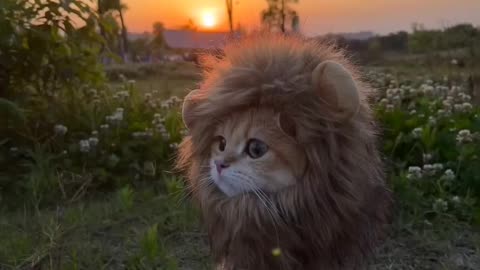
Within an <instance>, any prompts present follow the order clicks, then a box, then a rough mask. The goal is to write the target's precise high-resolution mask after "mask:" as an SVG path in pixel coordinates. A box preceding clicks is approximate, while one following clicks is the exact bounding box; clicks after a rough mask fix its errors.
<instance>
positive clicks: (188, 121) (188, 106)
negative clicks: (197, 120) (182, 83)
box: [182, 89, 200, 129]
mask: <svg viewBox="0 0 480 270" xmlns="http://www.w3.org/2000/svg"><path fill="white" fill-rule="evenodd" d="M199 92H200V91H199V90H198V89H197V90H192V91H190V93H188V94H187V95H186V96H185V98H184V99H183V106H182V119H183V124H184V125H185V127H186V128H187V129H191V128H192V126H193V122H194V115H193V111H194V108H195V105H196V104H197V103H196V101H195V96H196V95H197V94H198V93H199Z"/></svg>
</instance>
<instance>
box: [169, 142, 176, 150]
mask: <svg viewBox="0 0 480 270" xmlns="http://www.w3.org/2000/svg"><path fill="white" fill-rule="evenodd" d="M170 148H173V149H177V148H178V143H171V144H170Z"/></svg>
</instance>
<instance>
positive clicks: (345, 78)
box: [312, 61, 360, 118]
mask: <svg viewBox="0 0 480 270" xmlns="http://www.w3.org/2000/svg"><path fill="white" fill-rule="evenodd" d="M312 83H313V86H314V88H315V90H316V91H317V92H318V95H319V96H320V97H321V98H322V99H323V100H324V101H326V102H327V103H328V104H330V105H332V106H333V107H334V108H336V109H337V110H338V112H340V113H341V114H342V115H344V116H345V118H350V117H351V116H353V115H354V114H355V113H356V112H357V111H358V108H359V106H360V97H359V93H358V89H357V85H356V84H355V80H354V79H353V77H352V75H351V74H350V72H349V71H348V70H347V69H346V68H345V67H343V66H342V65H340V64H339V63H336V62H333V61H324V62H322V63H320V64H318V66H317V67H316V68H315V69H314V70H313V74H312Z"/></svg>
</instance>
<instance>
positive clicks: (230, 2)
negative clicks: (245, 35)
mask: <svg viewBox="0 0 480 270" xmlns="http://www.w3.org/2000/svg"><path fill="white" fill-rule="evenodd" d="M225 4H226V5H227V15H228V26H229V27H230V32H231V33H233V0H225Z"/></svg>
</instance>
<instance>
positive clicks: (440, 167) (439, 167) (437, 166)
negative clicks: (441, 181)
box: [433, 163, 443, 172]
mask: <svg viewBox="0 0 480 270" xmlns="http://www.w3.org/2000/svg"><path fill="white" fill-rule="evenodd" d="M433 169H434V170H435V172H440V171H442V170H443V164H442V163H434V164H433Z"/></svg>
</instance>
